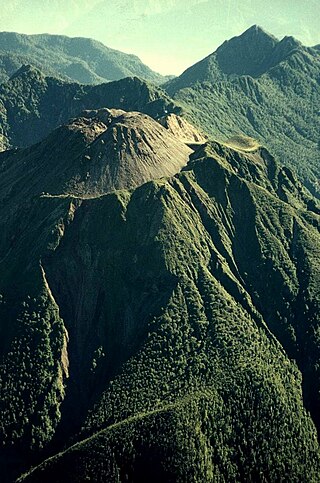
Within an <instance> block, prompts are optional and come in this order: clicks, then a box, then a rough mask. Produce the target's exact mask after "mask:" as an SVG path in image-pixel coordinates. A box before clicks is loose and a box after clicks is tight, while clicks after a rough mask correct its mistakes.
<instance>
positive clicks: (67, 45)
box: [0, 32, 166, 84]
mask: <svg viewBox="0 0 320 483" xmlns="http://www.w3.org/2000/svg"><path fill="white" fill-rule="evenodd" d="M23 64H32V65H33V66H34V67H37V68H39V69H41V70H42V71H43V72H44V73H46V74H48V75H51V76H54V77H60V78H63V79H65V80H69V81H73V82H80V83H82V84H101V83H102V82H109V81H115V80H119V79H122V78H124V77H130V76H138V77H140V78H141V79H145V80H148V81H151V82H154V83H156V84H160V83H161V82H164V81H165V80H166V78H165V77H163V76H161V75H160V74H157V73H156V72H153V71H152V70H151V69H149V67H147V66H146V65H145V64H143V63H142V62H141V60H140V59H139V58H138V57H136V56H135V55H129V54H125V53H123V52H119V51H118V50H114V49H110V48H109V47H106V46H105V45H104V44H102V43H101V42H97V41H96V40H93V39H86V38H82V37H76V38H70V37H66V36H64V35H49V34H40V35H25V34H18V33H15V32H0V82H5V81H7V80H8V79H9V78H10V77H11V76H12V75H13V74H14V72H15V71H16V70H18V69H19V68H20V67H21V65H23Z"/></svg>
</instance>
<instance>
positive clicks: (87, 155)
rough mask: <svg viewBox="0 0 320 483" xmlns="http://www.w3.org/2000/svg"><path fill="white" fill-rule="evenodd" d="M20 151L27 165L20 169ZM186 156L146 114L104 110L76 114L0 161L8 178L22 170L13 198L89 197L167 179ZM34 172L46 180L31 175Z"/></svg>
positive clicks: (180, 145)
mask: <svg viewBox="0 0 320 483" xmlns="http://www.w3.org/2000/svg"><path fill="white" fill-rule="evenodd" d="M26 152H27V153H28V157H29V161H28V168H27V169H24V168H22V167H23V166H24V165H23V163H24V156H25V154H26ZM43 153H47V154H46V156H43ZM191 153H192V150H191V149H190V148H189V147H188V146H186V145H185V144H184V143H183V142H181V141H180V140H179V139H176V137H175V136H174V135H173V134H171V133H170V131H169V130H168V129H166V128H165V127H163V126H161V125H160V123H158V122H157V121H156V120H154V119H152V118H151V117H149V116H148V115H147V114H142V113H140V112H127V111H123V110H120V109H106V108H105V109H97V110H90V111H84V112H82V113H81V115H80V116H78V117H76V118H74V119H72V120H71V121H70V122H69V123H68V124H66V125H63V126H61V127H59V128H57V129H56V130H55V131H53V132H52V133H51V134H50V135H49V136H48V137H47V138H46V139H45V140H44V141H42V142H41V143H39V144H36V145H34V146H32V147H31V148H27V150H23V149H22V150H21V153H20V154H19V155H17V156H16V157H15V162H14V163H11V161H10V162H9V161H8V159H9V158H10V160H11V159H12V158H11V157H10V156H11V152H10V151H8V152H7V153H2V155H3V158H2V159H3V165H4V166H5V165H6V163H7V161H8V170H10V171H11V173H12V177H11V179H12V180H16V179H19V175H18V173H21V172H22V169H24V171H25V174H24V177H23V179H22V181H21V185H20V188H19V189H18V190H17V193H18V196H19V197H20V196H24V197H26V198H27V197H28V196H30V195H31V196H35V195H37V194H39V193H41V192H42V193H50V195H53V196H64V195H72V196H80V197H84V198H92V197H96V196H100V195H102V194H105V193H109V192H112V191H115V190H119V189H131V188H134V187H136V186H139V185H141V184H143V183H145V182H147V181H150V180H153V179H157V178H161V177H164V176H173V175H175V174H176V173H178V172H179V171H180V170H181V168H182V167H184V166H185V165H186V164H187V162H188V161H189V155H190V154H191ZM7 156H8V158H7ZM40 172H41V173H46V176H45V177H43V176H42V174H41V175H38V176H37V175H35V173H40ZM27 179H28V180H29V181H26V180H27ZM20 180H21V177H20Z"/></svg>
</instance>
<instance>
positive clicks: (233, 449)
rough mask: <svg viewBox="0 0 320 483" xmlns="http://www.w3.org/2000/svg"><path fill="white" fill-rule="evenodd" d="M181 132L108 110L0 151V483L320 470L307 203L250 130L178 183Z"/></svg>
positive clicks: (202, 158)
mask: <svg viewBox="0 0 320 483" xmlns="http://www.w3.org/2000/svg"><path fill="white" fill-rule="evenodd" d="M138 136H141V138H140V140H139V139H138ZM151 140H153V141H151ZM102 141H104V142H102ZM241 141H242V144H241ZM236 142H237V148H236V149H235V147H236ZM157 143H159V144H157ZM179 143H180V141H178V140H176V139H175V138H174V137H173V136H172V134H171V133H170V132H169V131H166V129H165V128H164V127H162V126H161V125H160V124H159V123H157V122H156V121H154V120H153V119H151V118H150V117H148V116H146V115H143V114H139V113H125V112H123V111H122V112H119V111H110V110H102V111H101V110H100V111H91V112H87V113H83V115H82V116H81V117H80V118H77V119H74V120H73V121H71V122H70V123H69V124H68V125H67V126H66V127H61V128H58V129H57V130H56V131H54V132H53V133H52V134H51V135H50V136H49V137H48V138H47V139H46V140H44V141H43V142H41V143H40V144H38V145H35V146H33V147H31V148H26V149H24V150H13V151H8V152H5V153H2V154H1V155H0V163H1V166H2V170H1V186H0V193H1V198H2V203H1V206H2V208H1V212H0V222H1V232H2V233H3V236H2V239H1V246H0V263H1V270H2V278H1V287H0V290H1V294H2V297H1V306H0V307H1V308H0V310H1V312H0V317H1V339H2V341H3V344H2V354H1V357H2V366H1V401H2V403H1V404H2V408H1V428H2V440H3V444H4V447H5V448H6V449H5V451H4V453H3V455H4V456H3V458H4V461H3V468H5V469H4V470H3V472H4V474H11V475H12V473H14V472H16V475H17V476H18V471H19V469H20V471H23V470H27V469H28V466H30V465H32V464H33V465H34V464H35V463H36V462H40V461H41V460H44V459H46V457H47V456H48V455H50V454H54V453H55V452H58V451H61V450H62V449H63V448H66V449H65V451H63V452H62V453H59V455H58V456H54V457H53V458H51V459H49V460H48V461H46V462H45V463H43V464H42V465H40V466H39V467H38V468H37V469H35V470H34V471H33V472H31V473H28V474H27V475H26V476H25V477H24V478H23V479H24V480H25V481H70V479H71V480H72V481H83V480H85V479H91V480H94V481H119V480H120V481H126V480H129V481H149V480H150V479H154V480H155V481H163V480H165V481H186V480H187V481H190V480H192V481H199V482H200V481H201V482H203V481H221V480H222V481H230V482H231V481H264V479H263V478H267V479H268V480H271V481H275V480H278V479H280V480H281V479H283V480H287V479H288V478H289V477H290V478H291V480H292V481H306V480H308V481H317V476H318V472H319V468H320V467H319V446H318V442H317V436H316V426H317V427H318V429H319V420H318V416H317V414H318V412H317V407H318V404H319V400H318V397H319V396H318V394H319V375H318V369H317V368H318V364H319V348H320V347H319V335H318V334H319V325H318V321H317V319H316V315H317V313H318V303H319V297H318V290H319V283H318V282H319V278H318V276H319V274H318V269H319V259H318V253H319V251H318V250H319V233H318V222H319V215H318V211H317V207H316V202H315V200H314V199H313V198H312V197H311V196H310V195H308V194H307V192H305V191H304V189H303V187H302V185H301V184H299V182H298V181H297V180H296V178H295V177H294V175H293V174H292V173H291V172H290V171H289V170H288V169H286V168H279V166H278V165H277V163H276V161H275V160H274V158H273V157H272V156H271V155H270V154H269V153H268V151H267V150H266V149H265V148H263V147H259V146H258V145H256V146H254V144H253V142H251V144H250V142H249V141H248V140H241V139H237V140H231V141H230V145H223V144H220V143H217V142H209V143H206V144H202V145H201V146H200V147H198V148H197V150H196V151H195V152H194V153H193V154H191V158H190V161H189V163H188V164H187V165H186V166H185V167H184V168H182V171H181V172H180V173H178V174H176V175H174V173H175V172H177V171H178V170H179V169H180V168H181V167H182V166H184V165H185V164H186V160H187V159H186V158H187V156H188V154H189V153H190V151H189V153H188V149H189V148H186V147H184V146H183V145H180V146H179ZM232 143H233V147H231V144H232ZM240 145H241V146H240ZM113 146H116V150H115V151H113ZM164 146H165V147H166V149H167V151H166V154H164V157H161V149H162V148H163V147H164ZM132 150H134V151H132ZM104 153H105V154H106V155H104ZM121 153H123V155H124V156H125V160H126V162H125V163H124V164H123V160H124V158H122V157H121ZM138 153H140V158H139V156H138ZM183 153H185V154H183ZM154 156H156V158H154ZM179 156H180V158H179ZM169 158H170V159H169ZM179 159H180V160H179ZM161 163H162V169H163V174H166V175H168V174H172V175H174V176H169V177H167V178H162V179H152V180H150V181H149V182H147V183H145V184H143V185H142V186H140V187H137V188H134V189H131V190H129V191H128V189H127V188H131V187H133V186H134V185H138V184H141V183H143V181H146V180H147V179H151V178H153V177H154V178H158V177H159V176H160V172H159V170H158V168H156V165H158V166H160V164H161ZM144 165H145V166H147V167H148V169H150V171H149V173H150V174H148V175H147V176H146V177H144V178H143V176H144V175H145V170H144ZM84 166H85V168H84ZM107 166H109V167H110V168H111V167H112V169H113V173H114V174H115V175H116V178H113V179H118V183H114V182H112V183H111V184H110V183H109V181H110V179H109V178H108V177H105V173H106V167H107ZM125 166H126V167H127V168H126V169H128V170H129V171H128V172H129V173H131V174H129V176H128V177H127V178H126V176H122V174H121V173H124V172H123V171H122V170H123V169H124V168H125ZM116 167H118V170H117V169H116ZM152 169H155V171H154V172H153V171H152ZM170 169H171V173H170ZM168 170H169V171H168ZM22 171H23V175H21V176H20V177H19V178H18V176H17V173H18V172H20V173H22ZM86 172H88V173H89V176H87V175H86V174H85V173H86ZM110 172H111V171H110ZM135 173H136V175H137V178H136V180H135V178H134V175H135ZM84 174H85V176H84V177H83V175H84ZM140 177H141V180H140V182H139V178H140ZM70 180H71V182H70ZM99 180H100V181H99ZM97 182H98V184H97ZM99 183H100V184H99ZM97 186H99V189H97ZM114 189H117V191H113V190H114ZM111 190H112V191H113V192H111V193H109V194H108V193H107V192H108V191H111ZM302 376H303V377H302ZM310 413H311V414H310ZM315 424H316V426H315ZM88 438H89V439H88ZM78 442H79V444H78ZM75 443H76V444H75ZM68 446H70V448H69V449H68ZM279 447H281V453H280V454H279ZM106 455H107V457H106ZM10 464H11V465H12V467H10ZM262 475H264V476H262Z"/></svg>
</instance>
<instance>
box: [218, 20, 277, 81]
mask: <svg viewBox="0 0 320 483" xmlns="http://www.w3.org/2000/svg"><path fill="white" fill-rule="evenodd" d="M278 43H279V41H278V40H277V39H276V38H275V37H273V35H270V34H268V33H267V32H265V31H264V30H263V29H262V28H261V27H259V26H258V25H253V26H252V27H250V28H249V29H248V30H246V31H245V32H244V33H243V34H241V35H240V36H237V37H233V38H232V39H230V40H227V41H226V42H224V43H223V44H222V45H221V47H219V48H218V50H217V52H216V55H217V61H218V64H219V66H220V69H221V70H222V71H223V72H224V73H225V74H236V75H252V76H256V75H259V74H260V73H261V72H263V70H264V67H265V65H266V63H267V62H268V59H269V58H270V57H271V56H272V52H273V50H274V48H275V46H276V45H277V44H278Z"/></svg>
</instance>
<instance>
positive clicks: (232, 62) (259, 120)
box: [166, 27, 320, 196]
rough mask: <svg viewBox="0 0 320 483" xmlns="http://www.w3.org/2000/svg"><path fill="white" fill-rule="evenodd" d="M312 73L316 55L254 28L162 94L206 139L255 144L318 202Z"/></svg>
mask: <svg viewBox="0 0 320 483" xmlns="http://www.w3.org/2000/svg"><path fill="white" fill-rule="evenodd" d="M319 75H320V58H319V53H318V51H317V50H316V49H312V48H306V47H303V46H302V45H301V44H300V43H299V42H297V41H296V40H295V39H293V38H292V37H285V38H284V39H283V40H282V41H278V40H277V39H275V38H274V37H273V36H270V35H269V34H267V33H265V32H264V31H263V30H261V29H259V28H258V27H253V28H251V29H249V30H248V31H247V32H245V33H244V34H242V35H241V36H240V37H236V38H234V39H232V40H230V41H228V42H225V43H224V44H223V45H222V46H221V47H219V49H218V50H217V51H216V52H215V53H213V54H212V55H210V56H209V57H207V58H206V59H204V60H202V61H201V62H199V63H198V64H196V65H194V66H193V67H190V68H189V69H188V70H186V71H185V72H184V73H183V74H182V75H181V76H180V77H178V78H176V79H173V80H172V81H169V82H168V83H167V84H166V89H167V91H168V93H169V94H170V95H171V96H172V97H173V98H174V99H175V100H176V101H177V102H180V103H182V104H183V105H184V107H185V110H186V111H188V117H189V119H190V120H191V121H192V122H194V123H195V124H196V125H198V126H199V127H201V128H202V129H205V130H206V131H207V132H208V133H209V134H210V135H211V136H213V137H214V138H217V139H221V140H223V141H226V140H227V139H229V138H230V137H232V136H234V135H235V133H237V134H240V135H241V134H242V135H245V136H250V137H253V138H254V139H257V140H258V141H259V142H260V143H261V144H264V145H266V146H268V147H269V148H270V149H271V150H272V151H273V153H275V154H276V155H277V156H278V157H279V159H281V164H285V165H286V166H288V167H290V168H292V169H294V170H295V171H296V172H297V173H298V174H299V175H300V177H301V178H302V179H303V180H304V182H305V184H306V186H307V187H308V188H309V189H311V190H312V191H313V193H315V194H317V196H319V180H318V177H319V176H318V174H319V169H320V151H319V142H318V141H319V131H320V121H319V119H320V117H319V109H318V107H317V106H319V105H320V89H319Z"/></svg>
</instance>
